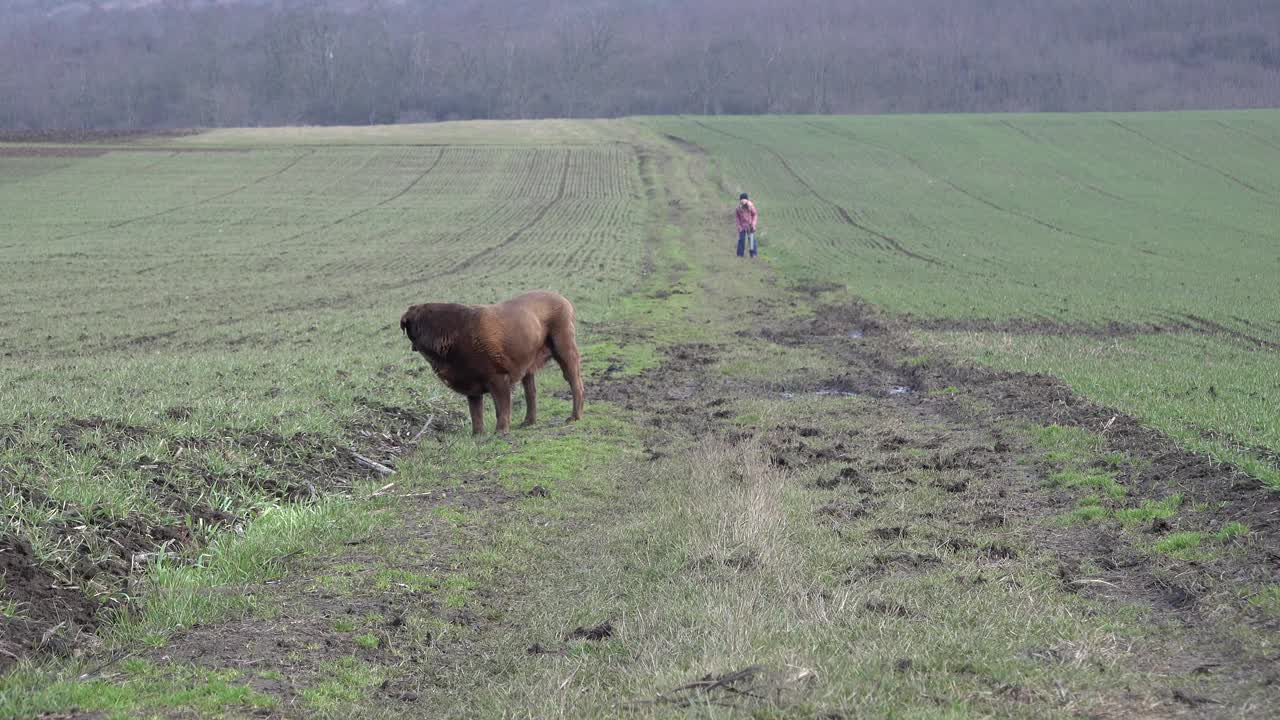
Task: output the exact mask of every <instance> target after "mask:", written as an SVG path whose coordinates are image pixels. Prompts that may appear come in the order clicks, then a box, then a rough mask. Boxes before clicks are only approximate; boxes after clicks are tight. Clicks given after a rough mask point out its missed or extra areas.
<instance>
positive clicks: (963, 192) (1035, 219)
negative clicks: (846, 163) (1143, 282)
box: [805, 122, 1107, 245]
mask: <svg viewBox="0 0 1280 720" xmlns="http://www.w3.org/2000/svg"><path fill="white" fill-rule="evenodd" d="M805 124H806V125H808V126H809V127H811V128H814V129H816V130H820V131H823V132H826V133H829V134H831V135H835V136H836V137H842V138H845V139H847V140H852V141H853V142H856V143H859V144H862V145H866V146H867V147H872V148H875V149H877V150H881V151H883V152H887V153H892V154H894V155H897V156H898V157H900V158H902V159H903V160H906V161H907V162H908V163H910V164H911V166H912V167H914V168H915V169H917V170H919V171H920V172H922V173H924V174H925V175H927V176H929V177H937V178H938V179H939V180H941V181H942V182H943V183H945V184H946V185H947V187H950V188H951V189H952V190H955V191H956V192H958V193H960V194H961V195H964V196H965V197H967V198H969V199H971V200H974V201H975V202H978V203H981V204H983V205H986V206H987V207H989V208H991V209H993V210H996V211H997V212H1002V213H1005V214H1006V215H1013V216H1015V217H1020V218H1022V219H1024V220H1030V221H1031V222H1033V223H1035V224H1036V225H1039V226H1041V227H1043V228H1046V229H1048V230H1052V231H1054V232H1056V233H1059V234H1062V235H1066V236H1068V237H1073V238H1077V239H1079V240H1088V241H1089V242H1093V243H1097V244H1099V245H1105V244H1107V243H1106V242H1105V241H1103V240H1101V239H1099V238H1096V237H1093V236H1091V235H1083V234H1081V233H1078V232H1075V231H1074V230H1068V229H1066V228H1064V227H1061V226H1058V225H1054V224H1053V223H1051V222H1048V221H1045V220H1042V219H1040V218H1038V217H1036V216H1035V215H1032V214H1030V213H1025V212H1022V211H1021V210H1014V209H1013V208H1008V207H1005V206H1003V205H1001V204H999V203H997V202H994V201H992V200H990V199H988V198H985V197H983V196H982V195H979V194H978V193H975V192H973V191H972V190H969V189H968V188H966V187H964V186H962V185H959V184H958V183H956V182H955V181H953V180H951V179H949V178H945V177H942V176H938V175H934V174H933V173H931V172H930V171H929V170H928V169H927V168H925V166H924V164H923V163H921V162H920V161H919V160H917V159H916V158H914V157H912V156H910V155H907V154H906V153H903V152H900V151H898V150H894V149H893V148H890V147H887V146H884V145H880V144H878V143H873V142H870V141H868V140H865V139H863V138H860V137H858V136H856V135H853V134H851V133H847V132H843V131H840V130H835V129H832V128H829V127H826V126H823V125H818V124H816V123H812V122H807V123H805Z"/></svg>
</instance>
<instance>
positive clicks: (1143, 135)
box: [1108, 118, 1270, 198]
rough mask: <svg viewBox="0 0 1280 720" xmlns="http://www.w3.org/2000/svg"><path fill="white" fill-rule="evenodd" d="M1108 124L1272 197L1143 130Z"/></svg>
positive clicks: (1247, 188)
mask: <svg viewBox="0 0 1280 720" xmlns="http://www.w3.org/2000/svg"><path fill="white" fill-rule="evenodd" d="M1108 122H1110V123H1111V124H1112V125H1115V126H1116V127H1118V128H1120V129H1121V130H1124V131H1125V132H1129V133H1132V134H1134V135H1137V136H1138V137H1140V138H1142V139H1143V140H1145V141H1147V142H1148V143H1150V144H1151V145H1152V146H1154V147H1157V148H1159V149H1161V150H1163V151H1165V152H1167V153H1169V154H1171V155H1176V156H1178V157H1180V158H1182V159H1183V160H1186V161H1187V162H1189V163H1191V164H1192V165H1195V166H1196V167H1200V168H1203V169H1205V170H1208V171H1210V172H1214V173H1217V174H1218V175H1221V176H1222V177H1224V178H1226V179H1227V180H1230V181H1231V182H1233V183H1235V184H1236V185H1239V186H1240V187H1242V188H1244V189H1246V190H1250V191H1252V192H1255V193H1257V194H1259V195H1262V196H1264V197H1268V198H1269V197H1270V194H1269V193H1267V192H1266V191H1264V190H1260V189H1258V188H1257V187H1255V186H1253V185H1251V184H1249V183H1248V182H1245V181H1244V180H1241V179H1240V178H1238V177H1236V176H1235V175H1232V174H1231V173H1229V172H1227V171H1225V170H1222V169H1220V168H1217V167H1214V166H1213V165H1210V164H1209V163H1206V162H1202V161H1200V160H1197V159H1195V158H1193V157H1191V156H1190V155H1187V154H1186V153H1184V152H1182V151H1181V150H1179V149H1177V148H1175V147H1172V146H1170V145H1166V144H1164V143H1162V142H1159V141H1157V140H1155V139H1154V138H1152V137H1151V136H1149V135H1147V134H1146V133H1143V132H1142V131H1141V130H1137V129H1136V128H1132V127H1130V126H1128V125H1125V124H1124V123H1122V122H1120V121H1119V120H1116V119H1114V118H1113V119H1111V120H1109V121H1108Z"/></svg>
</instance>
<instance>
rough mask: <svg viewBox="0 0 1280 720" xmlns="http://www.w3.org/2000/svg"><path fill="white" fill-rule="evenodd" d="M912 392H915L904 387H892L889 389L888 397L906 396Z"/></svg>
mask: <svg viewBox="0 0 1280 720" xmlns="http://www.w3.org/2000/svg"><path fill="white" fill-rule="evenodd" d="M913 392H915V390H912V389H911V388H909V387H907V386H906V385H894V386H893V387H891V388H889V394H890V395H907V394H910V393H913Z"/></svg>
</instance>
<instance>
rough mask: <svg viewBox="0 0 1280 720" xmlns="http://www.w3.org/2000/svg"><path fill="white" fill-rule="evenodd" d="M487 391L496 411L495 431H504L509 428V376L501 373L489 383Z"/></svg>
mask: <svg viewBox="0 0 1280 720" xmlns="http://www.w3.org/2000/svg"><path fill="white" fill-rule="evenodd" d="M489 393H490V394H492V395H493V405H494V408H495V409H496V410H497V413H498V427H497V428H496V430H495V431H496V432H499V433H505V432H507V431H509V430H511V378H509V377H507V376H506V375H501V376H499V377H498V378H495V379H494V380H493V382H491V383H490V384H489Z"/></svg>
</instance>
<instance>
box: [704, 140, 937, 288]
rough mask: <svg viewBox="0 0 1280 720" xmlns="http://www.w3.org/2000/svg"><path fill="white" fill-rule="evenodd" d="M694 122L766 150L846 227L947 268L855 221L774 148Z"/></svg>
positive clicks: (908, 254)
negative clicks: (831, 210)
mask: <svg viewBox="0 0 1280 720" xmlns="http://www.w3.org/2000/svg"><path fill="white" fill-rule="evenodd" d="M693 122H694V124H696V125H698V126H700V127H702V128H704V129H706V130H710V131H711V132H716V133H719V134H721V135H724V136H725V137H730V138H733V139H734V140H738V141H740V142H745V143H750V144H752V145H755V146H756V147H758V148H760V149H761V150H764V151H765V152H767V153H769V154H770V155H772V156H773V157H774V159H775V160H777V161H778V164H779V165H780V166H781V167H782V169H784V170H786V171H787V174H788V175H790V176H791V178H792V179H793V180H795V181H796V183H797V184H799V185H800V186H801V187H803V188H804V189H805V190H806V191H808V193H809V194H810V195H812V196H813V197H815V198H817V199H818V200H820V201H822V202H823V203H824V204H826V205H828V206H829V207H831V208H832V209H833V210H835V211H836V214H837V215H839V216H840V219H841V220H842V221H844V223H845V224H846V225H849V226H850V227H854V228H857V229H858V230H861V231H862V232H864V233H867V234H868V235H871V236H873V237H876V238H879V239H880V240H881V241H883V242H884V243H886V244H887V245H888V246H889V247H890V248H892V250H893V251H894V252H896V253H898V254H899V255H904V256H906V257H909V258H911V259H913V260H919V261H921V262H926V263H929V264H931V265H937V266H938V267H946V264H945V263H943V262H942V261H941V260H939V259H937V258H934V257H930V256H928V255H923V254H921V253H917V252H915V251H913V250H909V249H907V248H906V247H905V246H904V245H903V244H902V243H901V242H899V241H898V240H897V238H894V237H892V236H890V235H888V234H886V233H883V232H881V231H879V230H877V229H875V228H873V227H870V226H869V225H866V224H864V223H861V222H858V221H857V220H855V219H854V217H853V215H852V214H851V213H850V212H849V211H848V210H846V209H845V208H844V206H842V205H840V204H839V203H837V202H835V201H834V200H831V199H830V198H828V197H826V196H825V195H823V194H822V193H820V192H818V191H817V189H816V188H814V187H813V185H811V184H810V183H809V181H808V180H805V179H804V178H803V177H802V176H801V175H800V173H798V172H796V171H795V168H793V167H791V163H789V162H787V159H786V157H784V156H783V155H782V154H781V153H779V152H778V151H777V150H774V149H773V148H772V147H769V146H768V145H762V144H760V143H757V142H755V141H754V140H751V139H750V138H745V137H742V136H741V135H734V134H733V133H731V132H728V131H726V130H722V129H720V128H717V127H713V126H711V125H708V124H706V123H704V122H702V121H700V120H693Z"/></svg>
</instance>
